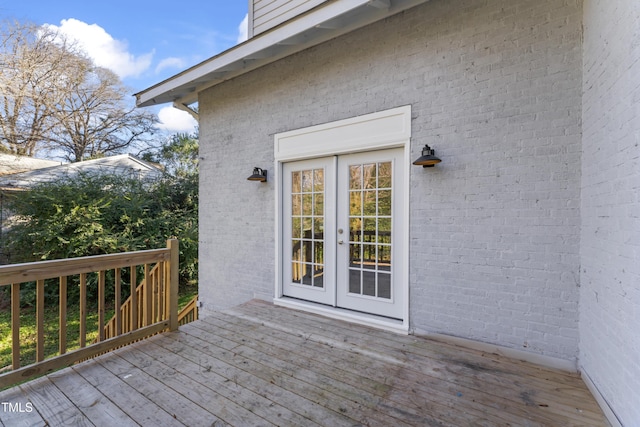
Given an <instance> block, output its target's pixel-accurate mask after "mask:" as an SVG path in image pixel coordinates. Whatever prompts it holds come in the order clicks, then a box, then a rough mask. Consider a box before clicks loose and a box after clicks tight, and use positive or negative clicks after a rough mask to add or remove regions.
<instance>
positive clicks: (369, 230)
mask: <svg viewBox="0 0 640 427" xmlns="http://www.w3.org/2000/svg"><path fill="white" fill-rule="evenodd" d="M391 168H392V164H391V162H381V163H362V164H356V165H350V166H349V293H351V294H358V295H364V296H370V297H377V298H383V299H390V298H391V201H392V182H391Z"/></svg>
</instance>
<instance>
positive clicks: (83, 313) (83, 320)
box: [78, 273, 87, 348]
mask: <svg viewBox="0 0 640 427" xmlns="http://www.w3.org/2000/svg"><path fill="white" fill-rule="evenodd" d="M78 341H79V343H80V348H84V347H85V346H86V345H87V273H81V274H80V337H79V339H78Z"/></svg>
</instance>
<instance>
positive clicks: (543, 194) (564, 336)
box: [200, 0, 582, 361]
mask: <svg viewBox="0 0 640 427" xmlns="http://www.w3.org/2000/svg"><path fill="white" fill-rule="evenodd" d="M581 25H582V2H581V1H578V0H564V1H563V0H549V1H516V2H514V1H507V0H487V1H476V0H452V1H444V0H432V1H430V2H428V3H425V4H424V5H422V6H418V7H416V8H414V9H412V10H409V11H406V12H404V13H401V14H399V15H396V16H394V17H391V18H389V19H387V20H385V21H382V22H379V23H376V24H373V25H371V26H369V27H367V28H364V29H362V30H359V31H356V32H353V33H351V34H349V35H346V36H343V37H340V38H337V39H335V40H332V41H330V42H327V43H324V44H323V45H320V46H318V47H315V48H312V49H309V50H307V51H304V52H301V53H299V54H296V55H294V56H291V57H289V58H286V59H284V60H281V61H278V62H277V63H274V64H272V65H269V66H266V67H264V68H262V69H260V70H257V71H255V72H252V73H249V74H246V75H244V76H241V77H239V78H236V79H234V80H231V81H229V82H226V83H224V84H221V85H219V86H216V87H214V88H211V89H209V90H207V91H206V92H204V93H203V94H201V97H200V110H201V117H202V119H201V157H202V161H201V168H202V169H201V171H202V172H201V184H200V186H201V187H200V190H201V195H202V196H201V202H200V209H201V214H200V215H201V218H200V227H201V244H200V260H201V261H200V263H201V271H200V283H201V288H200V299H201V300H202V301H203V303H204V307H203V314H204V315H206V312H207V310H211V309H215V308H223V307H228V306H231V305H234V304H238V303H240V302H243V301H246V300H247V299H250V298H253V297H256V296H257V297H264V298H272V297H273V294H274V286H275V285H274V277H275V265H274V264H275V255H274V223H275V192H276V187H275V186H276V185H277V182H276V180H275V179H273V178H274V177H273V176H272V175H271V177H270V181H269V182H268V183H266V184H257V183H253V182H249V181H246V180H245V178H246V177H247V176H248V175H249V174H250V173H251V169H252V168H253V167H254V166H261V167H266V168H268V169H270V170H269V172H270V173H271V172H272V170H271V169H273V166H272V165H273V161H274V159H273V135H274V134H275V133H278V132H282V131H287V130H291V129H297V128H301V127H306V126H310V125H315V124H319V123H325V122H329V121H333V120H338V119H344V118H348V117H353V116H357V115H361V114H366V113H371V112H375V111H380V110H384V109H388V108H393V107H397V106H401V105H408V104H410V105H411V106H412V116H413V117H412V153H411V157H412V158H415V157H418V155H419V154H420V150H421V148H422V146H423V145H424V144H425V143H427V144H429V145H431V146H432V147H433V148H435V150H436V154H437V155H438V156H439V157H440V158H442V160H443V162H442V163H441V164H439V165H438V166H437V167H435V168H432V169H422V168H419V167H412V169H411V184H410V185H411V186H410V199H411V202H410V213H409V220H410V271H409V279H410V316H411V318H410V322H411V325H412V328H413V329H414V330H415V331H416V332H437V333H444V334H448V335H454V336H459V337H464V338H469V339H473V340H478V341H483V342H487V343H493V344H498V345H503V346H507V347H511V348H514V349H519V350H525V351H530V352H533V353H537V354H541V355H546V356H550V357H556V358H561V359H565V360H571V361H575V360H577V356H578V298H579V284H580V268H579V266H580V246H579V243H580V179H581V117H582V111H581V90H582V83H581V81H582V72H581V70H582V54H581V49H582V40H581V37H582V27H581Z"/></svg>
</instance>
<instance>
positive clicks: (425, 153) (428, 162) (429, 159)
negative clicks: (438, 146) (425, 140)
mask: <svg viewBox="0 0 640 427" xmlns="http://www.w3.org/2000/svg"><path fill="white" fill-rule="evenodd" d="M441 161H442V160H440V159H439V158H437V157H436V156H435V155H434V151H433V149H432V148H431V147H429V146H428V145H425V146H424V148H423V149H422V156H420V157H418V158H417V159H416V160H415V161H414V162H413V164H414V165H418V166H422V167H423V168H431V167H433V166H435V165H436V164H437V163H440V162H441Z"/></svg>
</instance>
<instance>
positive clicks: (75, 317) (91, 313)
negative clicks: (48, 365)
mask: <svg viewBox="0 0 640 427" xmlns="http://www.w3.org/2000/svg"><path fill="white" fill-rule="evenodd" d="M197 293H198V286H197V285H189V286H184V287H183V288H181V289H180V295H179V299H178V307H179V309H180V308H182V307H183V306H184V305H185V304H186V303H188V302H189V301H190V300H191V299H192V298H193V297H194V296H195V295H196V294H197ZM58 313H59V308H58V306H57V305H56V306H53V307H48V308H46V309H45V316H44V317H45V318H44V329H45V330H44V340H45V342H44V353H45V359H46V358H50V357H53V356H56V355H58V354H59V351H58V348H59V347H58V346H59V344H58V343H59V341H58V330H59V327H58ZM113 314H114V308H113V306H111V307H107V308H106V310H105V322H107V321H108V320H109V319H111V317H112V316H113ZM36 336H37V334H36V311H35V307H29V308H24V309H22V310H21V312H20V365H21V366H26V365H29V364H31V363H34V362H35V360H36ZM79 336H80V307H79V305H77V304H76V305H72V306H69V307H68V308H67V352H69V351H72V350H75V349H77V348H79V347H80V343H79ZM97 336H98V313H97V309H96V308H95V307H93V308H91V307H88V308H87V337H86V342H87V344H89V343H91V342H92V341H93V340H94V339H95V338H96V337H97ZM9 365H11V310H10V309H8V308H7V309H2V310H0V369H2V368H3V367H6V366H9Z"/></svg>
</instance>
